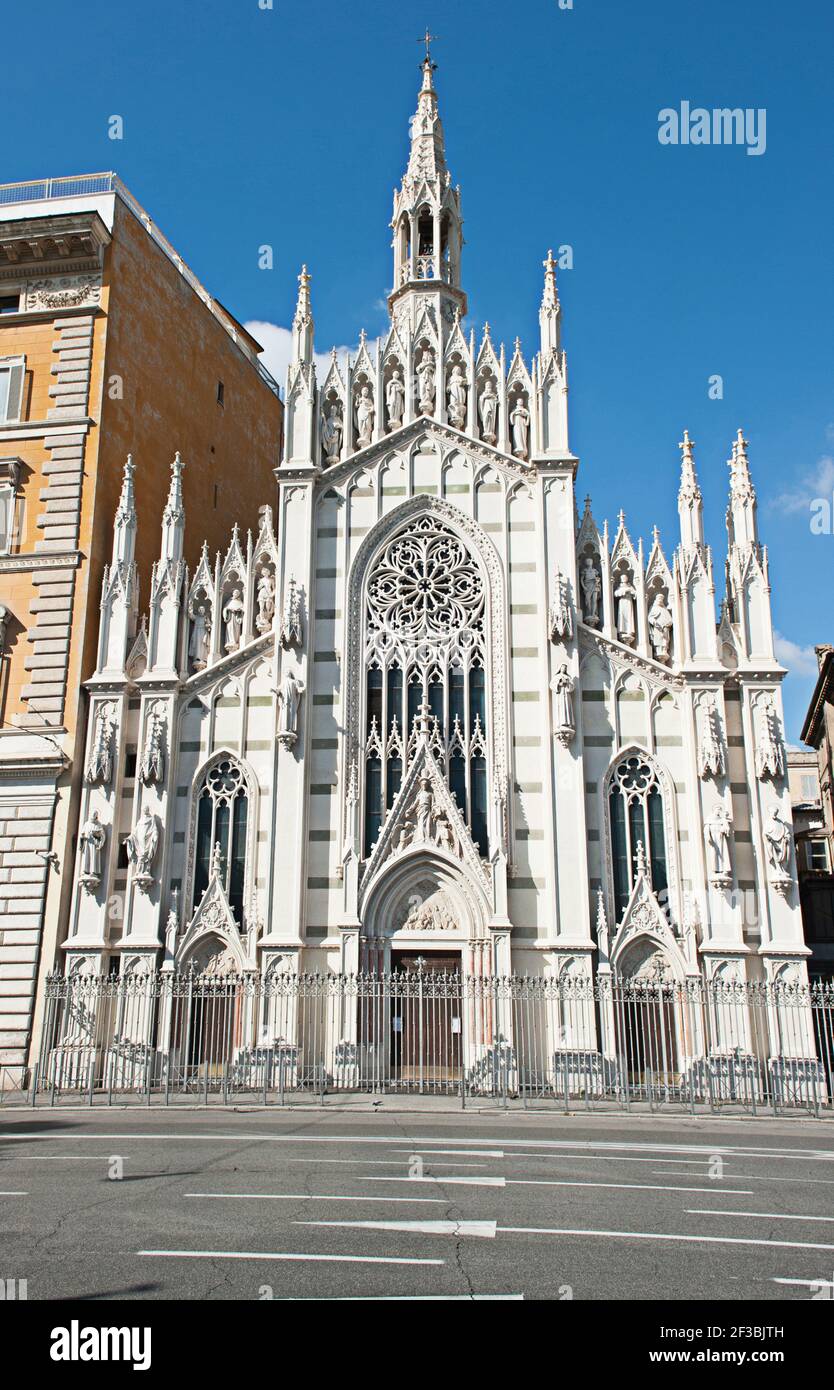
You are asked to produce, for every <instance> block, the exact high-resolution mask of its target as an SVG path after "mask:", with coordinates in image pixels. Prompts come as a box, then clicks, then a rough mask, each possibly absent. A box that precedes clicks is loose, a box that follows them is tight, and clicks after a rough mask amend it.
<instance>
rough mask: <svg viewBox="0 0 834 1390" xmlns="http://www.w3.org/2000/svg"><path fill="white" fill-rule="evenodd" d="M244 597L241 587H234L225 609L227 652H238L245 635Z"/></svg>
mask: <svg viewBox="0 0 834 1390" xmlns="http://www.w3.org/2000/svg"><path fill="white" fill-rule="evenodd" d="M243 612H244V608H243V597H242V595H241V591H240V589H233V590H232V596H231V598H230V599H229V600H228V602H227V603H226V607H225V608H224V609H223V622H224V623H225V624H226V641H225V644H224V645H225V647H226V651H227V652H236V651H237V649H238V647H239V646H240V639H241V636H242V635H243Z"/></svg>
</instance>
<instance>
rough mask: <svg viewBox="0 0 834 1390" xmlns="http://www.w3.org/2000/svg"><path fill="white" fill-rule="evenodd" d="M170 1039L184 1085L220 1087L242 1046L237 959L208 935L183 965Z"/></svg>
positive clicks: (242, 1000)
mask: <svg viewBox="0 0 834 1390" xmlns="http://www.w3.org/2000/svg"><path fill="white" fill-rule="evenodd" d="M180 969H181V971H182V974H181V975H180V977H179V986H178V990H177V994H176V997H175V1000H174V1004H175V1014H174V1018H173V1020H172V1025H173V1026H172V1037H173V1038H174V1040H175V1044H174V1045H175V1048H176V1055H177V1058H178V1063H179V1069H180V1071H181V1075H182V1084H183V1085H184V1086H187V1085H188V1084H190V1083H195V1082H210V1083H211V1082H214V1083H217V1082H219V1080H220V1078H221V1077H222V1075H223V1072H224V1069H225V1068H226V1067H228V1066H230V1065H231V1063H232V1062H233V1061H234V1058H235V1055H236V1053H237V1051H238V1049H239V1048H240V1046H241V1045H242V1042H243V1023H244V1010H245V997H244V986H243V981H242V979H241V977H240V975H239V973H238V972H239V969H240V964H239V961H238V958H237V954H236V953H235V951H234V950H233V948H232V947H231V946H230V945H229V943H228V942H226V941H223V940H222V939H221V938H219V937H216V936H212V935H206V936H203V937H202V938H201V939H200V940H199V941H198V942H197V944H196V945H195V947H194V949H193V950H192V951H191V952H190V953H189V955H188V956H187V957H186V958H185V959H184V960H183V961H182V962H181V964H180Z"/></svg>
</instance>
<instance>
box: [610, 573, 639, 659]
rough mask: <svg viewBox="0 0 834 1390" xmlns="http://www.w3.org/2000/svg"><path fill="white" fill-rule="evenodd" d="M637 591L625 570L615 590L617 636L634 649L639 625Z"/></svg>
mask: <svg viewBox="0 0 834 1390" xmlns="http://www.w3.org/2000/svg"><path fill="white" fill-rule="evenodd" d="M636 597H637V591H636V589H635V588H634V585H633V584H632V582H631V580H630V579H629V577H628V574H627V573H626V571H625V570H623V571H622V573H621V575H620V581H619V583H618V585H617V587H616V589H615V590H614V603H615V605H616V614H617V636H618V637H619V639H620V641H621V642H624V643H625V645H626V646H627V647H633V646H634V642H635V638H636V636H637V624H636V621H635V605H634V600H635V598H636Z"/></svg>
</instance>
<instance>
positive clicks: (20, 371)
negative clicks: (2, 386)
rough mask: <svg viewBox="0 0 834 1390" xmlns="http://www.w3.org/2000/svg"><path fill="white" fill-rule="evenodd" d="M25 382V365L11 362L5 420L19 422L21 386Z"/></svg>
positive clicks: (21, 405)
mask: <svg viewBox="0 0 834 1390" xmlns="http://www.w3.org/2000/svg"><path fill="white" fill-rule="evenodd" d="M25 380H26V363H25V361H23V362H13V363H12V368H11V372H10V374H9V399H8V405H7V407H6V419H7V420H19V419H20V412H21V410H22V409H23V385H24V382H25Z"/></svg>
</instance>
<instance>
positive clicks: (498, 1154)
mask: <svg viewBox="0 0 834 1390" xmlns="http://www.w3.org/2000/svg"><path fill="white" fill-rule="evenodd" d="M394 1152H395V1153H398V1154H431V1156H432V1158H433V1157H434V1156H435V1154H457V1155H458V1156H459V1157H466V1158H504V1156H505V1155H504V1150H503V1149H395V1150H394ZM513 1158H515V1154H513ZM458 1166H459V1167H461V1168H463V1167H465V1166H466V1165H465V1164H463V1163H461V1164H459V1165H458ZM478 1166H479V1167H481V1166H482V1165H480V1164H479V1165H478Z"/></svg>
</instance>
